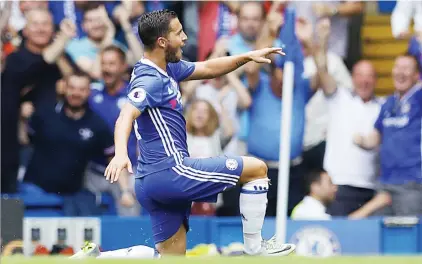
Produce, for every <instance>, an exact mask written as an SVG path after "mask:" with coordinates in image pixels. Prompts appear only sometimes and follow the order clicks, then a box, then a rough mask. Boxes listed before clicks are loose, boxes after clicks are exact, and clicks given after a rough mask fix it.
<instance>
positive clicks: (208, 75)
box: [185, 48, 284, 81]
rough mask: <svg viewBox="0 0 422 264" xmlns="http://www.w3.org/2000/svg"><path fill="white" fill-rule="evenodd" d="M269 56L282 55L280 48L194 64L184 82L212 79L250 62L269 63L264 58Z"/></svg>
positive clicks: (268, 60) (269, 61)
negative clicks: (193, 68) (191, 71)
mask: <svg viewBox="0 0 422 264" xmlns="http://www.w3.org/2000/svg"><path fill="white" fill-rule="evenodd" d="M270 54H280V55H284V53H283V52H282V49H281V48H265V49H260V50H254V51H250V52H247V53H244V54H241V55H236V56H226V57H220V58H216V59H211V60H207V61H201V62H196V63H195V71H194V72H193V73H192V75H191V76H189V78H187V79H185V81H189V80H200V79H212V78H215V77H218V76H221V75H224V74H227V73H229V72H232V71H234V70H236V69H237V68H239V67H240V66H242V65H245V64H246V63H248V62H250V61H254V62H257V63H271V60H270V59H268V58H266V56H268V55H270Z"/></svg>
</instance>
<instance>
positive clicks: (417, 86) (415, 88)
mask: <svg viewBox="0 0 422 264" xmlns="http://www.w3.org/2000/svg"><path fill="white" fill-rule="evenodd" d="M420 89H422V83H421V82H418V83H416V84H415V85H414V86H413V87H412V88H410V90H409V91H407V92H406V93H405V94H404V96H403V97H402V98H401V99H399V98H400V96H399V93H397V92H395V93H394V97H395V98H396V100H400V101H401V102H406V101H407V100H409V98H410V97H412V95H414V94H415V93H416V92H417V91H419V90H420Z"/></svg>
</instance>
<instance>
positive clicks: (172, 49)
mask: <svg viewBox="0 0 422 264" xmlns="http://www.w3.org/2000/svg"><path fill="white" fill-rule="evenodd" d="M169 29H170V30H169V33H168V34H167V45H166V47H165V54H166V61H167V62H178V61H180V60H181V59H182V53H183V52H182V47H183V46H185V41H186V40H187V39H188V37H187V36H186V34H185V32H184V31H183V27H182V24H180V21H179V19H177V18H175V19H173V20H172V21H171V22H170V27H169Z"/></svg>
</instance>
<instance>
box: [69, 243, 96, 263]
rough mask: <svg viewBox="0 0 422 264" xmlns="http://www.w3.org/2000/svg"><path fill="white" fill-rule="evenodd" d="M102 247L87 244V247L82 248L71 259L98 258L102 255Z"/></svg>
mask: <svg viewBox="0 0 422 264" xmlns="http://www.w3.org/2000/svg"><path fill="white" fill-rule="evenodd" d="M100 253H101V252H100V247H99V246H98V245H97V244H95V243H92V242H85V245H84V246H83V247H82V249H81V250H79V251H78V252H76V254H74V255H73V256H71V257H70V258H71V259H84V258H90V257H93V258H96V257H98V256H99V255H100Z"/></svg>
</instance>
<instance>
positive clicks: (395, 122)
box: [382, 116, 409, 127]
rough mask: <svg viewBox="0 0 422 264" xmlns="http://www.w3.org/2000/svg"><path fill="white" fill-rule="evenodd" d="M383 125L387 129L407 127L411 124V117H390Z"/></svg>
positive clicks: (383, 121)
mask: <svg viewBox="0 0 422 264" xmlns="http://www.w3.org/2000/svg"><path fill="white" fill-rule="evenodd" d="M382 124H383V125H384V126H385V127H405V126H406V125H407V124H409V117H408V116H401V117H388V118H385V119H384V120H382Z"/></svg>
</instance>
